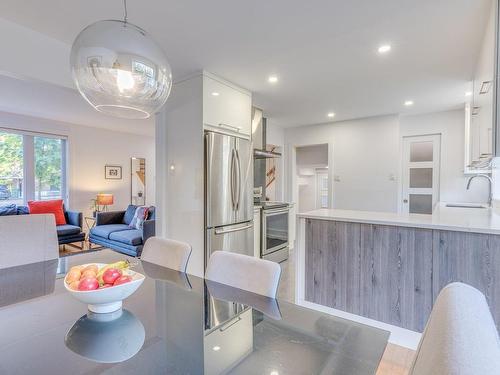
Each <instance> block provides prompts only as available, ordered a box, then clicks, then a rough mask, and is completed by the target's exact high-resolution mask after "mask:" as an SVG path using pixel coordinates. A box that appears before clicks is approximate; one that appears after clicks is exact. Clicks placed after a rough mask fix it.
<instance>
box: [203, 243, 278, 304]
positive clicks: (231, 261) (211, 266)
mask: <svg viewBox="0 0 500 375" xmlns="http://www.w3.org/2000/svg"><path fill="white" fill-rule="evenodd" d="M280 276H281V267H280V265H279V264H278V263H275V262H271V261H269V260H264V259H258V258H254V257H251V256H248V255H242V254H236V253H232V252H229V251H215V252H214V253H212V255H211V256H210V259H209V260H208V265H207V269H206V271H205V278H206V279H208V280H211V281H215V282H217V283H220V284H226V285H229V286H232V287H234V288H238V289H242V290H246V291H248V292H252V293H255V294H260V295H263V296H267V297H270V298H276V292H277V291H278V286H279V282H280Z"/></svg>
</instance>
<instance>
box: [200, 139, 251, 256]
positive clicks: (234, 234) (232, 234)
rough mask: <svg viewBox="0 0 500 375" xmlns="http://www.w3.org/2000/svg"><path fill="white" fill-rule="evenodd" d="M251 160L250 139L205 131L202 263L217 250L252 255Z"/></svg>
mask: <svg viewBox="0 0 500 375" xmlns="http://www.w3.org/2000/svg"><path fill="white" fill-rule="evenodd" d="M252 159H253V154H252V146H251V142H250V140H248V139H246V138H244V137H239V136H237V135H231V134H225V133H217V132H212V131H206V132H205V229H206V240H205V257H206V259H205V261H206V260H208V258H209V257H210V254H211V253H212V252H214V251H217V250H225V251H232V252H235V253H240V254H245V255H251V256H253V165H252ZM205 265H206V262H205Z"/></svg>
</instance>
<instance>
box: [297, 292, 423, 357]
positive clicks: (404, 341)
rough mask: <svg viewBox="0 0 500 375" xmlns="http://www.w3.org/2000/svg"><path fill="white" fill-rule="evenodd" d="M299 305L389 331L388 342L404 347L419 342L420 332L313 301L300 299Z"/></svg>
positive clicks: (416, 344) (415, 344)
mask: <svg viewBox="0 0 500 375" xmlns="http://www.w3.org/2000/svg"><path fill="white" fill-rule="evenodd" d="M298 304H299V305H301V306H304V307H307V308H309V309H312V310H317V311H321V312H323V313H327V314H330V315H334V316H338V317H339V318H344V319H348V320H352V321H355V322H358V323H361V324H366V325H368V326H372V327H375V328H380V329H383V330H386V331H389V332H390V333H391V336H390V337H389V342H390V343H392V344H395V345H399V346H403V347H405V348H408V349H411V350H417V346H418V343H419V342H420V338H421V336H422V334H421V333H419V332H415V331H411V330H409V329H405V328H401V327H397V326H394V325H392V324H387V323H383V322H379V321H378V320H373V319H369V318H365V317H363V316H359V315H355V314H351V313H348V312H345V311H341V310H337V309H333V308H331V307H327V306H323V305H318V304H316V303H313V302H309V301H304V300H300V301H299V302H298Z"/></svg>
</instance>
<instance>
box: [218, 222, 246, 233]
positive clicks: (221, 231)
mask: <svg viewBox="0 0 500 375" xmlns="http://www.w3.org/2000/svg"><path fill="white" fill-rule="evenodd" d="M252 227H253V224H248V225H245V226H244V227H236V228H229V229H218V228H215V234H225V233H232V232H239V231H240V230H245V229H250V228H252Z"/></svg>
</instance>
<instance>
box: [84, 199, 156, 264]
mask: <svg viewBox="0 0 500 375" xmlns="http://www.w3.org/2000/svg"><path fill="white" fill-rule="evenodd" d="M136 208H137V206H135V205H133V204H131V205H129V206H128V207H127V210H126V211H110V212H98V213H97V216H96V223H95V226H94V228H92V229H91V230H90V236H89V241H90V242H91V243H93V244H98V245H101V246H105V247H109V248H110V249H113V250H116V251H118V252H120V253H123V254H127V255H131V256H134V257H138V256H140V255H141V252H142V247H143V246H144V243H145V242H146V240H147V239H148V238H149V237H152V236H154V235H155V208H154V207H153V206H151V207H149V212H148V217H147V219H146V220H145V221H144V225H143V227H142V229H136V228H132V227H130V226H129V224H130V222H131V221H132V219H133V217H134V214H135V210H136Z"/></svg>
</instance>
